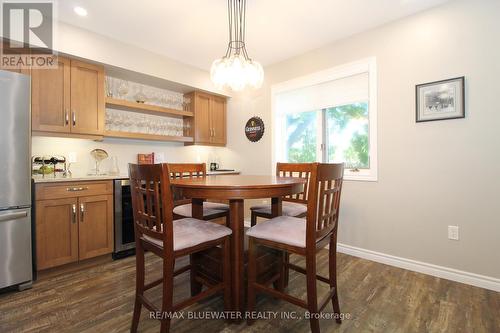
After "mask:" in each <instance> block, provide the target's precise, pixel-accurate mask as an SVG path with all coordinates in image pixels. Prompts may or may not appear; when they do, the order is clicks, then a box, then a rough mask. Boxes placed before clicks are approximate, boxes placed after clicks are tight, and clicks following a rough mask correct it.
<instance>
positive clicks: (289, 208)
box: [250, 163, 314, 227]
mask: <svg viewBox="0 0 500 333" xmlns="http://www.w3.org/2000/svg"><path fill="white" fill-rule="evenodd" d="M313 166H314V163H276V176H278V177H299V178H304V179H306V180H307V181H308V182H307V183H306V184H305V185H304V191H303V192H301V193H297V194H293V195H288V196H286V197H283V204H282V205H283V208H282V215H284V216H294V217H305V216H306V214H307V198H308V191H307V187H308V183H309V177H310V176H311V170H312V168H313ZM250 211H251V222H250V223H251V226H252V227H253V226H254V225H256V224H257V217H261V218H265V219H271V218H273V214H272V213H271V205H269V204H268V205H256V206H252V207H250Z"/></svg>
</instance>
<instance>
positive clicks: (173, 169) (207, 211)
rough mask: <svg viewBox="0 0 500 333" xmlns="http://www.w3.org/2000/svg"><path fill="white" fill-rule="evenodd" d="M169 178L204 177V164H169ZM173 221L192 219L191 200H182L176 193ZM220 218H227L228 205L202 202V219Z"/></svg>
mask: <svg viewBox="0 0 500 333" xmlns="http://www.w3.org/2000/svg"><path fill="white" fill-rule="evenodd" d="M168 169H169V171H170V178H181V177H190V178H196V177H206V176H207V175H206V164H205V163H169V164H168ZM174 198H175V199H174V206H175V207H174V219H179V218H185V217H192V204H191V199H184V198H182V197H181V196H180V195H179V194H178V193H174ZM220 217H224V218H226V224H227V222H228V217H229V205H227V204H223V203H218V202H206V201H205V202H203V219H204V220H206V221H208V220H214V219H217V218H220Z"/></svg>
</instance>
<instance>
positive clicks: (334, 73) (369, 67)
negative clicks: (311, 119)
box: [271, 57, 378, 181]
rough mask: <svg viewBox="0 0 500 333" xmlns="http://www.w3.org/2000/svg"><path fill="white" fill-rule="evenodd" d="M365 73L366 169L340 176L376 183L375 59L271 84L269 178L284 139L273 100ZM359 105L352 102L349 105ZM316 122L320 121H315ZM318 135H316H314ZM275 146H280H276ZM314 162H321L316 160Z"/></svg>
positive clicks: (279, 115) (348, 170) (277, 159)
mask: <svg viewBox="0 0 500 333" xmlns="http://www.w3.org/2000/svg"><path fill="white" fill-rule="evenodd" d="M362 73H368V77H369V79H368V80H369V83H368V84H369V89H368V91H369V99H368V103H369V104H368V121H369V146H370V168H369V169H360V170H359V171H352V170H350V169H346V170H345V172H344V179H345V180H354V181H377V180H378V155H377V151H378V149H377V105H378V104H377V62H376V58H375V57H370V58H366V59H362V60H359V61H355V62H351V63H348V64H345V65H341V66H336V67H333V68H329V69H327V70H322V71H319V72H315V73H312V74H309V75H305V76H301V77H298V78H295V79H292V80H289V81H285V82H281V83H278V84H275V85H273V86H272V87H271V119H272V124H271V126H272V128H273V133H274V134H273V137H272V162H273V163H272V174H274V172H275V170H274V168H275V165H276V162H278V161H280V160H282V157H283V156H284V152H282V151H281V147H283V145H282V144H281V143H282V140H283V138H284V135H283V131H284V128H283V127H284V123H285V122H284V121H283V119H282V118H283V117H284V115H283V114H279V113H278V112H277V110H276V98H275V96H276V95H277V94H279V93H283V92H286V91H290V90H295V89H300V88H304V87H308V86H312V85H317V84H321V83H324V82H328V81H333V80H338V79H342V78H345V77H349V76H353V75H357V74H362ZM355 102H359V101H352V103H355ZM318 121H319V122H321V121H322V120H321V119H319V120H318ZM318 135H320V133H318ZM278 143H280V144H279V145H278ZM317 156H318V159H322V153H320V152H318V154H317ZM318 162H321V160H319V161H318Z"/></svg>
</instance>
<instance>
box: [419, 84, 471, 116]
mask: <svg viewBox="0 0 500 333" xmlns="http://www.w3.org/2000/svg"><path fill="white" fill-rule="evenodd" d="M415 98H416V111H415V120H416V122H417V123H420V122H426V121H436V120H447V119H459V118H465V76H460V77H456V78H452V79H447V80H441V81H434V82H428V83H423V84H418V85H416V86H415Z"/></svg>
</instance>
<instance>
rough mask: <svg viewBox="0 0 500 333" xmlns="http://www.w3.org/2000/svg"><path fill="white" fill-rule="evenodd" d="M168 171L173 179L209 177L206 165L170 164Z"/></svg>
mask: <svg viewBox="0 0 500 333" xmlns="http://www.w3.org/2000/svg"><path fill="white" fill-rule="evenodd" d="M168 170H169V171H170V177H171V178H182V177H205V176H206V175H207V172H206V170H207V165H206V164H205V163H169V164H168Z"/></svg>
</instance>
